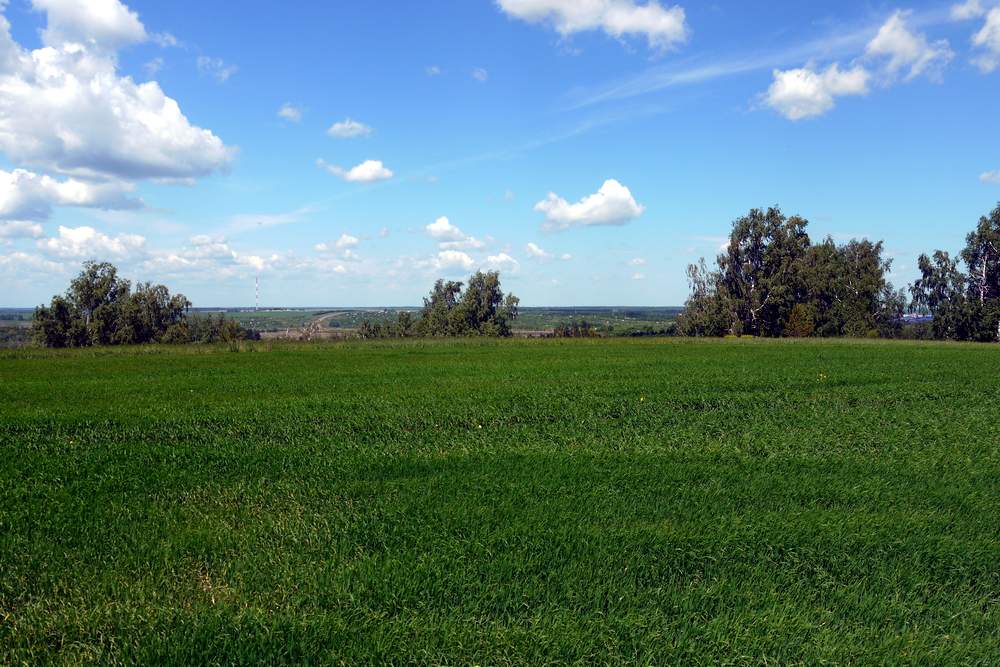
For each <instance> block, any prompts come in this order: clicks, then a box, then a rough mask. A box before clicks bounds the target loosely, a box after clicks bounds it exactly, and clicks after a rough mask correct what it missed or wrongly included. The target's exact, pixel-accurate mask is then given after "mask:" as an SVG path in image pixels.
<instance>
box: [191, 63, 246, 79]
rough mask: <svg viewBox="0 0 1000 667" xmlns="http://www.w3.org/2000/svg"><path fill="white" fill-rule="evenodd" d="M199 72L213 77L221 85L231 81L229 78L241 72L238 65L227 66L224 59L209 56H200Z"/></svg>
mask: <svg viewBox="0 0 1000 667" xmlns="http://www.w3.org/2000/svg"><path fill="white" fill-rule="evenodd" d="M197 62H198V71H200V72H201V73H202V74H205V75H207V76H210V77H212V78H213V79H215V80H216V81H218V82H219V83H225V82H226V81H229V78H230V77H231V76H232V75H234V74H236V72H237V71H239V68H238V67H237V66H236V65H229V64H226V62H225V61H224V60H222V58H210V57H208V56H198V61H197Z"/></svg>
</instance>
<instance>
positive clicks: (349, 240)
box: [334, 233, 361, 248]
mask: <svg viewBox="0 0 1000 667" xmlns="http://www.w3.org/2000/svg"><path fill="white" fill-rule="evenodd" d="M359 243H361V240H360V239H359V238H358V237H357V236H351V235H350V234H346V233H345V234H341V235H340V238H339V239H337V242H336V243H334V245H335V246H336V247H337V248H354V247H356V246H357V245H358V244H359Z"/></svg>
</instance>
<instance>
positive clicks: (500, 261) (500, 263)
mask: <svg viewBox="0 0 1000 667" xmlns="http://www.w3.org/2000/svg"><path fill="white" fill-rule="evenodd" d="M483 268H485V269H488V270H490V271H502V272H507V273H517V270H518V269H520V268H521V263H520V262H518V261H517V260H516V259H514V258H513V257H511V256H510V255H508V254H507V253H505V252H501V253H499V254H496V255H489V256H487V257H486V263H485V264H484V265H483Z"/></svg>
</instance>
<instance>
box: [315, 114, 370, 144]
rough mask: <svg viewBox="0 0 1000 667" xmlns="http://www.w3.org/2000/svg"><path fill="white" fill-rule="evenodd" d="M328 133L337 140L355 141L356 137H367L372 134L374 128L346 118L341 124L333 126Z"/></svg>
mask: <svg viewBox="0 0 1000 667" xmlns="http://www.w3.org/2000/svg"><path fill="white" fill-rule="evenodd" d="M326 133H327V134H328V135H330V136H331V137H334V138H336V139H354V138H355V137H367V136H368V135H370V134H371V133H372V128H370V127H368V126H367V125H365V124H364V123H359V122H358V121H356V120H352V119H350V118H345V119H344V120H342V121H340V122H339V123H334V124H333V125H331V126H330V129H328V130H327V131H326Z"/></svg>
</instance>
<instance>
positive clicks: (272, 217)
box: [226, 204, 319, 234]
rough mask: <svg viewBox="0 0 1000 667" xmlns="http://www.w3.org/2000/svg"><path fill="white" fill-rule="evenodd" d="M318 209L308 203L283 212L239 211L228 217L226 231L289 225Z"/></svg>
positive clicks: (237, 231)
mask: <svg viewBox="0 0 1000 667" xmlns="http://www.w3.org/2000/svg"><path fill="white" fill-rule="evenodd" d="M318 210H319V209H318V208H317V207H316V206H314V205H312V204H310V205H306V206H302V207H301V208H297V209H295V210H294V211H288V212H285V213H241V214H239V215H234V216H233V217H232V218H230V219H229V225H228V227H227V228H226V231H227V232H228V233H229V234H239V233H241V232H246V231H250V230H251V229H262V228H264V227H277V226H280V225H291V224H295V223H297V222H302V221H303V220H304V219H305V218H306V217H308V216H309V215H310V214H312V213H315V212H316V211H318Z"/></svg>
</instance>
